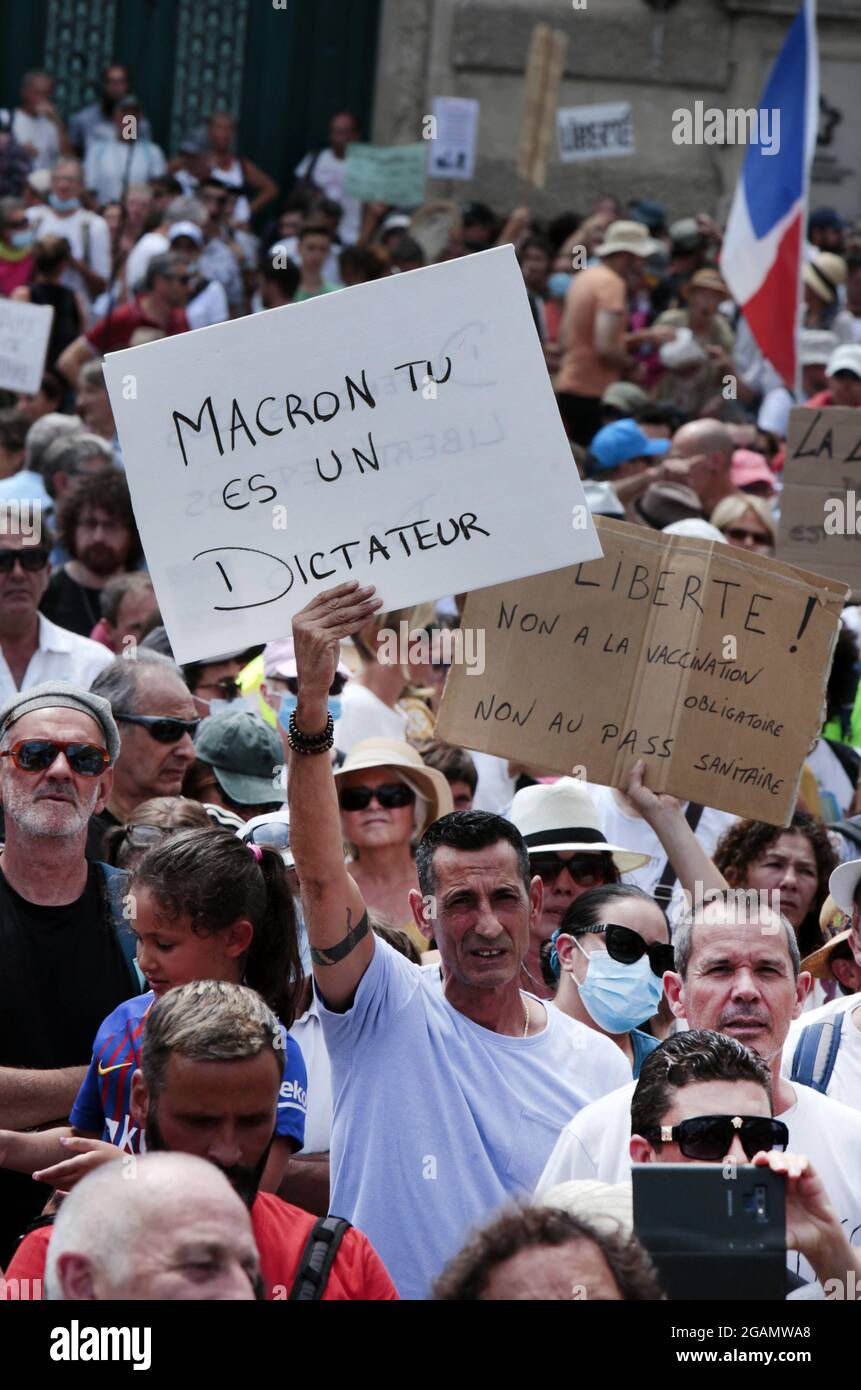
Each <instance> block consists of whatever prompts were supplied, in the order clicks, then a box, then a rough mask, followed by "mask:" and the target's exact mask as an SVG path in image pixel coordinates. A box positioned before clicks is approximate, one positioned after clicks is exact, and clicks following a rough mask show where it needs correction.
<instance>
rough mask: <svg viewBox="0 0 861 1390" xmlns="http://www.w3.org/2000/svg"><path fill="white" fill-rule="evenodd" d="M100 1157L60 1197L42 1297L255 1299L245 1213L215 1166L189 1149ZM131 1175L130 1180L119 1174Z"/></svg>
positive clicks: (255, 1269) (256, 1277)
mask: <svg viewBox="0 0 861 1390" xmlns="http://www.w3.org/2000/svg"><path fill="white" fill-rule="evenodd" d="M130 1161H131V1162H132V1163H133V1164H134V1169H133V1172H132V1173H131V1174H128V1173H127V1172H126V1170H125V1168H124V1167H123V1166H122V1165H121V1164H113V1163H111V1164H107V1165H105V1166H104V1167H102V1168H99V1169H97V1170H96V1172H94V1173H90V1174H89V1176H88V1177H86V1178H84V1180H83V1181H82V1182H81V1183H79V1185H78V1186H77V1187H76V1188H75V1190H74V1191H73V1192H72V1193H71V1194H70V1195H69V1196H68V1197H67V1198H66V1199H65V1201H64V1202H63V1205H62V1206H61V1207H60V1212H59V1215H58V1217H57V1219H56V1221H55V1222H54V1229H53V1232H52V1235H51V1241H50V1245H49V1247H48V1259H47V1264H46V1266H45V1293H46V1297H47V1298H48V1299H52V1300H54V1301H65V1302H68V1303H78V1302H84V1301H93V1300H94V1301H96V1302H105V1301H107V1300H110V1299H122V1300H124V1301H126V1300H135V1301H137V1300H148V1301H154V1300H158V1301H160V1302H163V1301H170V1302H179V1301H184V1300H187V1299H191V1300H195V1301H197V1300H200V1301H205V1302H223V1301H226V1300H236V1299H241V1300H251V1299H254V1298H255V1296H256V1294H257V1290H258V1288H259V1284H260V1268H259V1259H258V1255H257V1247H256V1245H255V1244H254V1233H253V1231H252V1229H251V1221H250V1219H249V1216H248V1211H247V1210H246V1208H245V1206H244V1204H243V1203H242V1202H241V1201H240V1199H239V1197H237V1195H236V1193H235V1192H234V1191H233V1188H232V1187H231V1186H230V1183H229V1182H228V1181H227V1178H226V1177H225V1176H224V1174H223V1173H220V1172H219V1171H218V1169H217V1168H216V1167H215V1166H214V1164H212V1163H206V1162H205V1161H204V1160H203V1159H202V1158H194V1157H192V1155H190V1154H149V1155H147V1156H145V1157H142V1158H133V1159H131V1160H130ZM128 1177H131V1178H132V1179H133V1181H127V1180H126V1179H127V1178H128Z"/></svg>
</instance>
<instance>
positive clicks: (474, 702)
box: [437, 517, 846, 825]
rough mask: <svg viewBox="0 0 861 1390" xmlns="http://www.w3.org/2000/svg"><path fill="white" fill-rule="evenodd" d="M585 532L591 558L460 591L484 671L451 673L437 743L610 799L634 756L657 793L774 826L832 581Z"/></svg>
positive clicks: (827, 622) (812, 688) (792, 771)
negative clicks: (558, 776) (582, 785)
mask: <svg viewBox="0 0 861 1390" xmlns="http://www.w3.org/2000/svg"><path fill="white" fill-rule="evenodd" d="M595 522H596V526H597V528H598V534H599V537H600V540H601V545H602V547H603V549H604V556H603V558H602V559H600V560H592V561H589V562H588V563H584V564H582V565H577V566H574V567H572V568H569V569H564V570H555V571H552V572H551V573H549V574H543V575H536V576H534V577H532V578H530V579H525V580H518V581H515V582H513V583H510V584H502V585H497V586H495V587H494V588H489V589H480V590H476V591H474V592H473V593H471V594H470V595H469V597H468V598H467V602H466V609H465V612H464V615H463V627H464V628H475V629H483V630H484V634H485V638H484V641H485V669H484V671H483V674H481V675H478V674H475V673H473V674H470V673H469V672H468V669H467V668H466V667H465V666H454V667H452V670H451V672H450V674H449V677H448V682H447V685H446V690H445V694H444V696H443V701H442V706H441V709H440V715H439V720H438V723H437V733H438V736H439V737H440V738H441V739H444V740H446V741H447V742H448V743H452V744H458V745H460V746H462V747H466V748H474V749H478V750H480V751H483V752H489V753H496V754H498V755H500V756H501V757H506V758H514V759H516V760H518V761H520V762H523V763H526V764H531V765H535V766H537V767H542V768H546V769H547V771H548V772H557V773H568V774H571V773H572V772H573V773H574V775H575V776H581V777H583V778H585V779H587V780H588V781H590V782H599V783H604V784H606V785H610V786H617V787H618V786H624V784H625V781H626V778H627V775H628V773H629V771H630V769H631V767H632V765H633V764H634V762H636V761H637V759H638V758H640V757H643V758H645V761H646V782H647V785H648V786H650V787H652V788H653V789H654V790H656V791H666V792H670V793H672V794H673V795H676V796H679V797H682V798H686V799H690V800H693V801H699V802H702V803H703V804H704V805H706V806H715V807H718V808H719V809H721V810H725V811H731V812H734V813H735V814H736V815H739V816H752V817H755V818H757V819H760V820H765V821H768V822H769V823H770V824H772V825H785V824H786V823H787V822H788V820H789V818H790V816H791V813H792V809H793V806H794V802H795V796H796V790H797V785H798V780H799V777H800V775H801V769H802V764H803V762H804V758H805V756H806V754H807V752H808V750H809V748H810V746H811V743H812V741H813V739H814V738H815V736H816V734H817V733H818V731H819V729H820V727H821V723H822V718H823V703H824V688H825V683H826V680H827V674H828V671H829V669H830V665H831V656H832V652H833V647H834V642H835V640H836V637H837V631H838V626H839V615H840V610H841V608H842V606H843V603H844V601H845V597H846V587H845V585H843V584H841V583H839V582H838V581H836V580H831V579H827V578H823V577H821V576H820V575H816V574H810V573H808V572H805V571H801V570H796V569H793V568H792V567H790V566H789V565H785V564H782V563H779V562H778V561H775V560H766V559H762V558H760V557H758V556H749V555H747V554H746V553H744V552H743V551H742V550H740V549H738V548H736V547H732V546H729V545H720V544H717V543H713V542H711V541H700V540H689V539H687V538H686V537H680V536H665V535H663V534H662V533H661V532H658V531H649V530H646V528H644V527H639V526H631V525H628V524H627V523H626V522H620V521H611V520H609V519H607V518H604V517H596V518H595ZM733 644H734V645H733Z"/></svg>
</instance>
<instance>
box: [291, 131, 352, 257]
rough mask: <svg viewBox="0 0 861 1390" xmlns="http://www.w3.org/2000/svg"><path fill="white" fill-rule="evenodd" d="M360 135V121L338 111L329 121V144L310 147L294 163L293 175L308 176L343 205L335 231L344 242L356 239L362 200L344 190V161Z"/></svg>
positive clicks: (347, 244)
mask: <svg viewBox="0 0 861 1390" xmlns="http://www.w3.org/2000/svg"><path fill="white" fill-rule="evenodd" d="M360 138H361V132H360V130H359V123H358V121H357V120H356V118H355V116H353V115H351V114H350V112H349V111H341V112H339V113H338V115H336V116H333V117H332V119H331V121H330V122H329V144H328V147H327V148H326V149H325V150H320V151H319V153H315V152H314V151H311V153H310V154H306V155H305V157H304V159H301V160H300V161H299V163H298V164H297V165H296V170H295V173H296V177H297V178H299V179H309V180H310V182H311V183H313V184H314V185H315V187H317V188H319V189H320V191H321V192H323V193H325V194H326V197H327V198H332V199H333V200H334V201H335V202H336V203H340V204H341V207H342V208H343V210H344V211H343V216H342V217H341V224H340V226H339V228H338V235H339V236H340V238H341V241H342V242H343V244H344V245H345V246H352V244H353V242H354V241H358V239H359V231H360V230H361V225H362V203H361V200H360V199H359V198H351V197H350V196H349V195H348V194H346V193H345V192H344V162H345V158H346V154H347V146H348V145H349V144H351V143H352V142H354V141H356V140H359V139H360Z"/></svg>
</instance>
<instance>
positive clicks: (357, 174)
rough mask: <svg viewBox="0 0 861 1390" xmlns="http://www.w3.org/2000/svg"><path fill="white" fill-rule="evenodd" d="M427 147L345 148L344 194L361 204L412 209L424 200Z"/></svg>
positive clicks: (418, 145) (421, 145)
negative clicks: (368, 203) (376, 203)
mask: <svg viewBox="0 0 861 1390" xmlns="http://www.w3.org/2000/svg"><path fill="white" fill-rule="evenodd" d="M427 157H428V152H427V145H426V144H425V142H424V141H423V140H420V141H419V142H418V144H415V145H362V144H359V143H356V144H353V145H348V146H347V155H346V159H345V160H344V192H345V193H347V194H349V196H350V197H351V198H361V199H362V201H363V202H379V203H394V204H395V205H396V206H398V207H407V208H414V207H418V205H419V203H420V202H421V201H422V199H423V198H424V196H425V175H426V172H427V167H426V166H427Z"/></svg>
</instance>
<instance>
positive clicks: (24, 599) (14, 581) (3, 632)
mask: <svg viewBox="0 0 861 1390" xmlns="http://www.w3.org/2000/svg"><path fill="white" fill-rule="evenodd" d="M23 519H24V515H23V511H21V512H20V513H19V514H17V516H16V517H15V518H12V517H11V514H10V509H9V507H7V508H6V509H5V510H4V508H2V507H0V700H6V699H8V698H9V696H10V695H14V694H15V693H16V692H17V691H19V690H27V689H28V688H29V687H30V686H32V685H37V684H39V682H41V681H46V680H66V681H71V682H72V683H73V684H74V685H78V686H82V687H84V688H86V687H87V686H89V684H90V683H91V681H92V680H93V679H94V678H95V677H96V676H97V675H98V673H99V672H100V671H102V670H103V669H104V668H105V666H107V665H108V664H109V663H110V659H111V655H110V652H108V651H106V650H105V648H104V647H103V646H101V645H100V643H98V642H91V641H90V640H89V638H87V637H80V636H78V635H77V634H76V633H74V632H68V631H67V630H66V629H65V628H62V627H58V626H57V624H56V623H52V622H49V620H48V619H47V618H45V617H44V616H43V615H42V614H41V613H39V611H38V608H39V603H40V602H41V599H42V595H43V594H44V592H45V590H46V589H47V587H48V577H49V569H48V556H49V553H50V548H51V543H50V539H49V537H48V536H47V535H46V533H45V527H44V524H42V525H40V524H39V523H40V521H41V517H40V514H39V512H38V510H37V511H36V512H35V514H34V515H33V516H32V517H29V518H28V519H29V521H30V522H32V523H34V524H32V525H28V526H27V527H26V528H25V527H24V525H23ZM11 520H15V523H16V524H15V526H14V527H13V526H12V525H11V524H9V523H10V522H11ZM28 533H29V534H28Z"/></svg>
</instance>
